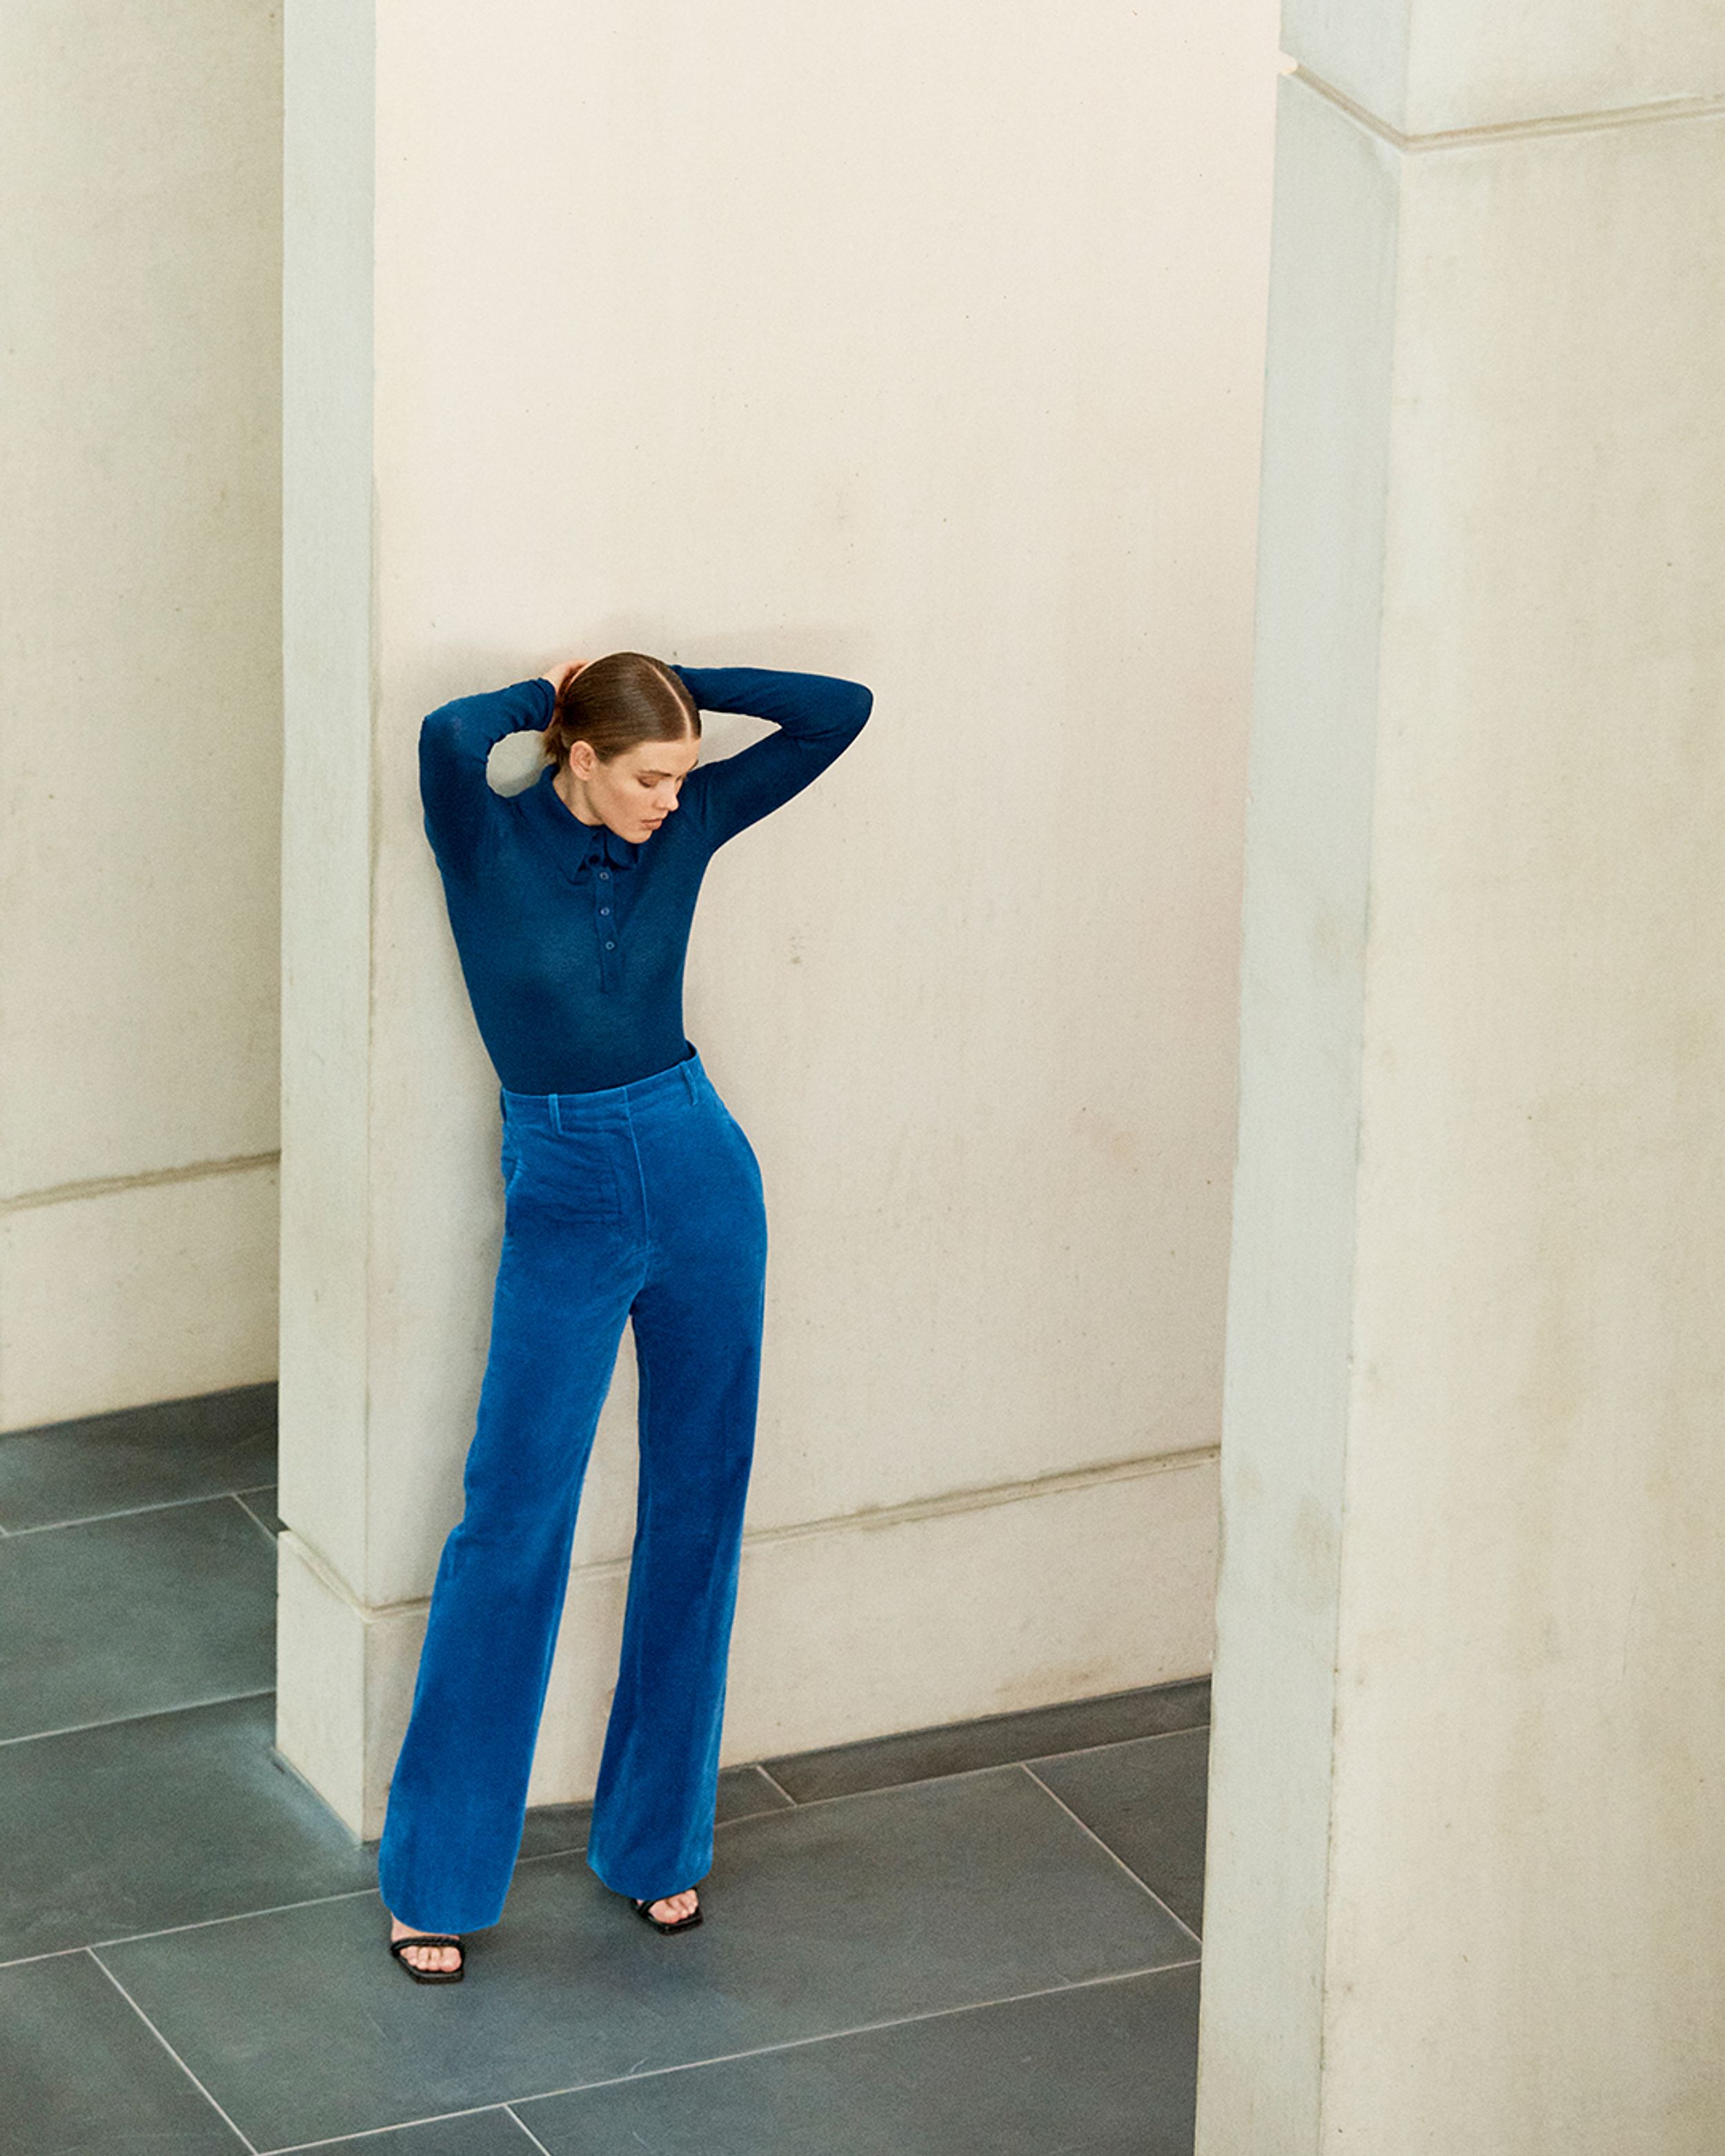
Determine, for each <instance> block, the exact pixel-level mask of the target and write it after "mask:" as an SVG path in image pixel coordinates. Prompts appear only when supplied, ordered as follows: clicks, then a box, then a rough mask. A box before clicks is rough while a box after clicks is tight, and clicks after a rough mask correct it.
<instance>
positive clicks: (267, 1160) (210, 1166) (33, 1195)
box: [0, 1149, 281, 1214]
mask: <svg viewBox="0 0 1725 2156" xmlns="http://www.w3.org/2000/svg"><path fill="white" fill-rule="evenodd" d="M280 1160H281V1153H280V1149H278V1150H277V1151H275V1152H243V1153H234V1154H233V1155H231V1156H230V1157H229V1158H228V1159H225V1160H196V1161H192V1162H189V1163H187V1165H186V1166H185V1167H183V1168H141V1169H139V1170H138V1172H137V1173H136V1174H134V1175H96V1176H90V1177H88V1178H85V1179H84V1180H82V1181H80V1182H77V1183H49V1185H47V1186H46V1187H45V1188H43V1189H40V1190H21V1191H18V1192H17V1193H14V1194H13V1196H12V1197H10V1198H0V1214H7V1213H23V1212H26V1211H28V1210H29V1209H31V1208H33V1207H35V1206H39V1205H64V1204H68V1203H69V1201H70V1200H72V1199H79V1198H107V1197H110V1196H112V1195H113V1194H114V1193H116V1191H121V1190H147V1189H151V1188H154V1187H155V1186H156V1185H157V1184H158V1183H196V1182H199V1181H201V1180H203V1178H205V1177H206V1176H212V1175H246V1174H249V1173H251V1172H252V1171H253V1170H254V1169H255V1168H275V1167H277V1166H278V1165H279V1164H280Z"/></svg>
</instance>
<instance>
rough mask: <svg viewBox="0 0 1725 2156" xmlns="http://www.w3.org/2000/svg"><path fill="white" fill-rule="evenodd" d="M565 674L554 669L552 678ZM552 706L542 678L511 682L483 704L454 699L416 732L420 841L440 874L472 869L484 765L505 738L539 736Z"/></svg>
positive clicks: (484, 802) (481, 817)
mask: <svg viewBox="0 0 1725 2156" xmlns="http://www.w3.org/2000/svg"><path fill="white" fill-rule="evenodd" d="M565 672H567V668H564V667H560V668H559V669H558V676H559V678H561V676H562V674H563V673H565ZM556 706H557V690H556V688H555V686H554V685H553V684H552V679H551V677H550V676H549V675H543V674H542V675H538V676H537V677H536V679H535V680H531V681H516V682H513V683H511V685H510V686H509V687H508V688H506V689H495V690H491V691H490V693H489V694H488V695H486V696H458V697H457V698H456V699H455V701H454V703H452V704H441V705H439V707H438V708H437V710H436V711H433V712H432V713H431V714H430V715H429V717H428V718H426V719H425V721H424V723H423V724H422V725H421V726H420V728H419V798H420V800H421V801H422V802H423V803H424V807H425V835H426V837H427V838H428V839H430V841H431V850H432V851H433V853H434V854H435V855H436V856H437V860H438V865H439V868H443V869H447V870H449V871H450V872H451V873H452V874H459V873H460V872H461V871H462V870H465V869H467V868H469V867H470V866H471V865H472V863H473V860H474V858H475V854H476V852H477V850H478V848H479V844H480V836H481V834H483V832H484V830H485V819H486V817H487V816H488V815H489V814H490V809H491V799H492V797H491V791H490V787H489V786H488V785H487V784H486V783H485V760H486V758H487V757H489V756H490V753H491V751H492V749H493V748H495V746H496V745H497V743H498V742H501V740H502V739H503V737H504V736H505V735H506V734H513V733H520V732H521V731H523V730H524V729H526V728H529V727H533V728H536V729H537V730H538V731H541V732H543V731H544V730H545V728H546V727H547V726H549V725H550V724H551V720H552V712H553V711H554V710H555V709H556Z"/></svg>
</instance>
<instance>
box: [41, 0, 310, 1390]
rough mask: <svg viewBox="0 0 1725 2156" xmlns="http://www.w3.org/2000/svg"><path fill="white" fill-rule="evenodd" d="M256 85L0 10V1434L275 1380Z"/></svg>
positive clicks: (265, 267) (146, 27)
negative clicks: (1, 779)
mask: <svg viewBox="0 0 1725 2156" xmlns="http://www.w3.org/2000/svg"><path fill="white" fill-rule="evenodd" d="M280 109H281V44H280V22H279V19H278V11H276V10H275V9H272V8H263V7H259V6H257V5H255V4H254V0H162V4H161V5H160V6H152V7H151V8H136V7H131V6H128V5H126V4H125V0H80V5H78V6H76V7H74V8H67V7H64V6H62V5H60V4H59V0H13V4H11V5H8V7H6V8H4V9H3V10H0V229H3V245H4V254H5V273H4V280H3V284H4V301H3V305H4V316H5V331H4V335H3V337H0V474H3V478H0V498H3V500H4V505H5V507H4V515H3V517H0V591H3V593H4V630H3V634H0V766H3V768H4V773H5V808H4V812H3V821H0V1430H17V1429H20V1428H23V1427H27V1426H28V1425H29V1424H37V1423H46V1422H58V1421H61V1420H64V1419H70V1418H72V1417H74V1416H83V1415H89V1414H101V1413H104V1412H106V1411H108V1410H110V1409H117V1408H130V1407H137V1406H141V1405H142V1404H145V1403H146V1402H148V1401H151V1400H162V1399H178V1398H182V1397H183V1396H185V1395H187V1394H196V1393H203V1392H214V1391H218V1390H220V1389H223V1388H225V1387H227V1386H230V1385H242V1384H250V1383H257V1382H259V1380H261V1379H264V1378H270V1377H273V1376H274V1375H275V1255H276V1188H275V1185H276V1152H275V1148H276V1143H277V1120H276V1070H277V1061H278V1053H277V1051H278V1042H277V1037H276V1006H277V999H278V998H277V978H276V945H277V939H278V935H279V917H278V912H277V895H276V849H277V836H278V820H279V815H280V798H281V767H280V734H281V711H280V679H281V677H280V651H279V643H278V621H277V607H278V596H277V595H278V586H279V577H280V559H281V556H280V547H281V527H280V498H279V495H278V491H277V485H278V473H279V465H278V457H277V426H276V416H277V399H278V396H279V393H280V344H279V336H280V253H279V248H280V239H279V234H280V208H281V204H280Z"/></svg>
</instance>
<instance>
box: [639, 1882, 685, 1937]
mask: <svg viewBox="0 0 1725 2156" xmlns="http://www.w3.org/2000/svg"><path fill="white" fill-rule="evenodd" d="M678 1892H680V1893H686V1892H688V1889H687V1888H686V1887H680V1888H679V1889H678ZM675 1898H676V1897H675V1895H671V1894H649V1896H648V1897H647V1898H646V1900H645V1901H644V1902H638V1901H636V1899H635V1897H634V1895H633V1894H631V1895H630V1896H629V1907H630V1908H632V1909H633V1910H634V1912H635V1914H636V1915H637V1916H638V1917H645V1919H646V1921H647V1922H649V1924H651V1926H652V1927H653V1928H654V1930H655V1932H692V1931H693V1930H694V1928H695V1927H696V1925H697V1924H698V1923H699V1922H701V1905H700V1903H699V1902H696V1905H695V1907H694V1909H693V1911H692V1912H691V1914H689V1915H688V1916H686V1917H678V1918H677V1919H676V1921H675V1922H674V1923H670V1924H664V1923H661V1922H660V1920H659V1918H658V1917H655V1916H651V1915H649V1913H648V1912H649V1911H650V1910H651V1908H652V1907H653V1904H654V1903H655V1902H670V1901H674V1900H675Z"/></svg>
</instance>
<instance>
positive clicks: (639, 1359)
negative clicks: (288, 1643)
mask: <svg viewBox="0 0 1725 2156" xmlns="http://www.w3.org/2000/svg"><path fill="white" fill-rule="evenodd" d="M502 1100H503V1172H504V1177H505V1186H504V1187H505V1198H504V1229H503V1249H502V1254H501V1259H500V1260H499V1264H498V1268H497V1285H496V1291H495V1297H494V1300H493V1304H492V1313H491V1338H490V1353H489V1357H488V1359H487V1362H486V1365H485V1379H484V1383H483V1384H482V1385H481V1388H480V1400H479V1412H478V1419H477V1427H476V1429H475V1435H474V1438H473V1442H472V1445H471V1447H470V1450H469V1452H468V1455H467V1463H466V1468H465V1477H464V1481H465V1499H466V1501H465V1510H464V1512H463V1514H462V1517H461V1520H460V1522H459V1525H458V1526H456V1527H454V1530H453V1531H452V1532H451V1533H450V1535H449V1539H448V1541H447V1542H446V1543H444V1549H443V1554H442V1557H441V1559H440V1560H439V1565H438V1571H437V1577H436V1580H435V1583H434V1588H433V1591H432V1597H431V1611H430V1616H429V1623H428V1625H427V1630H426V1635H425V1645H424V1649H423V1650H422V1652H421V1655H420V1659H419V1671H418V1681H417V1683H416V1685H415V1687H414V1693H413V1713H412V1717H411V1719H410V1721H409V1722H408V1732H407V1735H406V1738H404V1739H403V1744H402V1748H401V1752H400V1755H399V1757H398V1760H397V1763H396V1768H395V1774H394V1779H393V1782H392V1784H391V1785H390V1793H389V1809H388V1818H387V1820H386V1822H385V1825H384V1830H383V1840H382V1847H381V1849H380V1851H379V1852H378V1864H377V1872H378V1886H379V1888H380V1890H381V1892H382V1898H383V1901H384V1902H385V1904H386V1906H387V1907H388V1908H389V1909H390V1910H391V1911H392V1912H393V1914H394V1915H395V1916H397V1917H399V1918H400V1919H401V1921H402V1922H403V1923H405V1924H409V1925H411V1926H412V1927H413V1929H415V1930H416V1931H426V1932H470V1931H482V1930H484V1929H485V1928H486V1927H487V1926H488V1925H490V1924H495V1922H497V1920H498V1918H499V1917H501V1914H502V1912H503V1904H504V1899H505V1897H506V1893H507V1892H508V1888H509V1881H510V1876H511V1871H512V1870H513V1868H514V1865H515V1861H516V1856H517V1853H518V1851H519V1850H520V1846H521V1830H522V1826H523V1824H524V1821H525V1816H526V1800H527V1781H528V1774H529V1771H530V1769H531V1765H532V1760H533V1751H534V1746H535V1743H536V1739H537V1737H538V1731H539V1722H540V1717H541V1714H542V1710H543V1707H544V1703H545V1692H546V1684H547V1678H548V1677H549V1676H550V1671H551V1660H552V1648H553V1647H554V1645H555V1644H556V1641H557V1623H558V1620H559V1618H560V1616H561V1614H562V1607H563V1598H564V1593H565V1590H566V1589H567V1584H568V1576H569V1553H570V1547H571V1544H572V1541H573V1538H574V1533H575V1516H576V1510H577V1507H578V1504H579V1501H580V1496H581V1486H582V1481H583V1477H584V1476H585V1473H586V1470H587V1462H588V1455H589V1454H590V1453H591V1451H592V1449H593V1431H594V1429H595V1426H596V1424H597V1423H598V1416H599V1410H600V1409H601V1408H602V1407H603V1404H604V1400H605V1395H606V1393H607V1391H608V1388H609V1384H610V1381H611V1377H612V1373H613V1370H614V1366H615V1363H616V1359H617V1353H618V1349H619V1345H620V1342H621V1339H622V1334H623V1327H624V1321H625V1319H629V1318H632V1319H633V1321H634V1339H635V1354H636V1364H637V1368H638V1371H639V1393H640V1404H639V1434H640V1479H639V1497H638V1501H637V1507H636V1517H635V1535H634V1555H633V1559H632V1563H631V1568H630V1572H629V1597H628V1603H627V1607H626V1611H625V1615H624V1632H623V1653H622V1661H621V1666H620V1667H619V1672H618V1680H617V1689H616V1692H615V1695H614V1698H613V1702H612V1706H611V1712H610V1719H609V1722H608V1727H607V1731H606V1737H605V1745H604V1751H603V1756H602V1758H601V1761H600V1766H599V1775H598V1788H597V1789H596V1791H595V1794H594V1799H593V1822H592V1829H591V1833H590V1835H589V1839H588V1851H587V1860H588V1864H589V1865H590V1866H592V1868H593V1871H595V1872H596V1873H597V1874H598V1876H599V1878H600V1879H602V1880H603V1881H604V1883H605V1885H606V1886H609V1887H612V1888H614V1890H615V1891H616V1892H618V1893H619V1894H629V1895H634V1896H636V1897H641V1898H651V1899H655V1900H656V1899H658V1898H659V1897H660V1896H662V1895H669V1894H675V1893H679V1892H681V1891H682V1889H683V1888H684V1887H685V1886H695V1885H696V1883H697V1882H698V1881H700V1880H701V1878H702V1877H703V1876H704V1875H705V1874H706V1871H708V1870H709V1869H710V1868H711V1863H712V1855H713V1825H714V1813H715V1809H716V1801H717V1789H718V1774H719V1737H720V1725H721V1720H722V1717H723V1713H724V1704H725V1682H726V1661H727V1657H728V1654H729V1650H730V1640H731V1626H732V1615H733V1613H734V1611H735V1608H736V1602H737V1565H738V1558H739V1554H740V1549H741V1543H742V1515H743V1502H744V1498H745V1496H746V1493H747V1486H748V1479H749V1470H750V1466H751V1465H752V1458H753V1452H754V1436H755V1409H756V1401H757V1393H758V1388H759V1378H760V1358H761V1323H762V1312H763V1307H764V1300H765V1283H766V1269H767V1216H766V1207H765V1204H764V1200H763V1193H762V1183H761V1171H760V1166H759V1163H758V1162H757V1159H756V1158H755V1152H754V1148H753V1147H752V1146H751V1145H750V1143H749V1141H748V1139H747V1137H746V1136H745V1135H744V1133H743V1131H742V1127H741V1126H740V1125H739V1124H738V1123H737V1121H736V1119H735V1118H734V1117H733V1116H732V1114H731V1112H730V1111H729V1109H728V1108H726V1106H725V1104H724V1102H723V1101H721V1099H720V1097H719V1095H718V1093H717V1092H716V1091H715V1089H714V1087H713V1085H712V1082H711V1080H710V1079H709V1078H708V1076H707V1075H706V1071H705V1070H703V1069H702V1067H701V1058H700V1057H699V1055H691V1056H690V1057H689V1058H688V1059H687V1060H685V1061H684V1062H682V1063H680V1064H676V1065H673V1066H672V1067H671V1068H670V1070H661V1071H658V1072H655V1074H654V1075H652V1076H651V1077H649V1078H641V1079H637V1080H636V1081H634V1083H633V1084H631V1085H628V1086H613V1087H610V1088H608V1090H606V1091H602V1092H594V1093H552V1094H531V1093H510V1092H505V1093H504V1095H503V1096H502Z"/></svg>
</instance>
